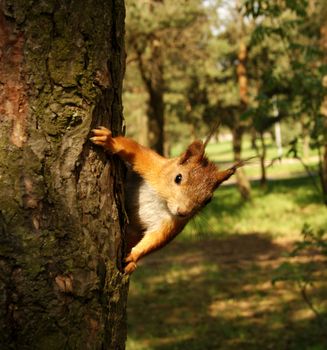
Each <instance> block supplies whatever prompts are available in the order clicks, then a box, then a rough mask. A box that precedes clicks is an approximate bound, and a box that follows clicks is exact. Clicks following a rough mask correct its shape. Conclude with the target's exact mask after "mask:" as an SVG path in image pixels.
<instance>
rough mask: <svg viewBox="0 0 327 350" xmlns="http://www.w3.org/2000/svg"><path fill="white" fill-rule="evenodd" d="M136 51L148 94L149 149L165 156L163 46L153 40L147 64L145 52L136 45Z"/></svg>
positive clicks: (150, 44)
mask: <svg viewBox="0 0 327 350" xmlns="http://www.w3.org/2000/svg"><path fill="white" fill-rule="evenodd" d="M134 48H135V51H136V52H137V54H138V67H139V70H140V73H141V77H142V80H143V82H144V85H145V88H146V90H147V93H148V106H147V130H148V142H147V145H148V147H150V148H152V149H153V150H155V151H156V152H158V153H159V154H162V155H163V154H164V143H165V138H164V128H165V125H164V113H165V105H164V77H163V58H162V52H161V50H162V49H161V44H160V42H159V41H158V40H156V39H153V40H152V42H151V43H149V48H150V51H151V56H150V58H149V59H148V60H146V62H145V58H144V55H145V52H141V51H138V48H137V44H134Z"/></svg>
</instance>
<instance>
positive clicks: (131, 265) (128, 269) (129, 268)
mask: <svg viewBox="0 0 327 350" xmlns="http://www.w3.org/2000/svg"><path fill="white" fill-rule="evenodd" d="M125 263H126V266H125V268H124V271H125V273H127V274H129V275H130V274H131V273H132V272H133V271H135V270H136V268H137V265H136V260H135V258H134V256H133V254H132V253H130V254H128V255H127V257H126V258H125Z"/></svg>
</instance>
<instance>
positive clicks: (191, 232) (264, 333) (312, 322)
mask: <svg viewBox="0 0 327 350" xmlns="http://www.w3.org/2000/svg"><path fill="white" fill-rule="evenodd" d="M304 223H309V224H310V225H311V226H313V227H315V228H323V229H325V230H327V209H326V207H325V206H323V205H322V204H321V203H320V197H319V195H318V194H317V193H316V192H315V189H314V187H313V186H312V184H311V180H310V179H308V178H298V179H283V180H275V181H272V182H270V183H269V184H268V186H267V187H266V188H265V189H264V190H263V189H261V188H260V187H259V186H258V185H257V184H254V186H253V191H252V201H251V202H250V203H243V202H242V200H241V199H240V196H239V193H238V191H237V189H236V188H235V187H234V186H222V187H221V188H219V189H218V190H217V193H216V196H215V198H214V200H213V202H212V203H210V204H209V206H208V207H207V208H206V209H205V210H204V211H203V213H202V214H201V216H200V217H199V218H198V219H197V220H195V222H194V223H193V224H190V225H189V226H188V227H187V228H186V229H185V230H184V232H183V233H181V234H180V235H179V237H178V238H177V239H176V240H175V241H174V242H172V243H171V244H170V245H168V246H167V247H165V248H163V249H162V250H160V251H159V252H156V253H154V254H153V255H151V256H149V257H146V258H145V259H144V261H143V262H142V263H141V264H140V266H139V268H138V269H137V270H136V272H135V273H134V274H133V276H132V278H131V284H130V295H129V302H128V323H129V329H128V341H127V350H185V349H187V350H206V349H212V350H216V349H222V350H261V349H278V350H279V349H281V350H283V349H290V350H323V349H326V347H324V345H323V344H326V338H325V334H326V329H322V328H321V327H320V326H319V325H318V322H317V320H316V319H315V317H314V315H313V313H312V312H311V311H310V310H309V309H308V307H307V306H306V305H305V303H304V302H303V300H302V298H301V296H300V293H299V292H298V290H296V288H294V286H293V285H290V284H287V283H285V282H280V283H277V284H276V285H275V286H273V285H272V283H271V279H272V278H273V276H274V270H275V269H276V267H278V266H279V265H280V264H281V263H282V262H283V261H285V252H287V251H290V250H291V243H290V242H291V241H294V240H296V239H298V238H299V234H300V232H301V229H302V227H303V225H304ZM312 259H315V260H316V263H317V264H318V267H320V268H318V269H317V273H316V276H315V279H316V282H315V285H314V287H313V288H311V289H310V290H309V293H310V297H311V298H313V299H314V301H315V304H316V305H318V306H319V307H320V306H321V307H325V310H326V306H327V305H326V299H327V298H326V294H327V283H326V281H327V279H326V277H327V273H326V269H325V264H326V261H325V260H321V258H320V257H315V255H314V254H312V253H310V255H309V256H303V257H301V258H298V261H297V262H298V263H301V264H303V265H306V264H310V263H311V260H312Z"/></svg>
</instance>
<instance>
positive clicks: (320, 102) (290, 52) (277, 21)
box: [244, 0, 327, 203]
mask: <svg viewBox="0 0 327 350" xmlns="http://www.w3.org/2000/svg"><path fill="white" fill-rule="evenodd" d="M244 4H245V7H246V8H247V10H248V14H251V15H253V16H254V17H255V18H256V20H257V21H258V25H257V28H256V30H255V32H254V36H255V37H256V42H259V41H262V40H264V39H266V38H270V39H271V38H274V39H275V40H279V41H281V42H282V44H283V47H284V52H285V53H286V55H287V57H288V58H287V60H288V62H289V68H288V72H287V74H285V75H279V76H278V75H275V81H274V85H275V86H276V87H277V86H279V87H282V89H284V91H286V92H287V95H286V98H285V99H284V103H283V105H284V109H285V110H286V109H287V110H288V117H292V118H293V120H294V122H295V123H296V122H300V124H302V125H303V126H304V127H305V128H307V129H308V130H309V133H310V139H311V142H310V144H311V147H312V148H314V149H316V151H317V154H318V158H319V170H318V173H319V178H320V182H321V190H322V196H323V200H324V202H325V203H327V202H326V193H327V192H326V188H327V185H326V179H327V174H325V169H326V163H325V162H326V159H327V158H326V157H325V156H324V155H325V150H326V144H327V143H326V136H325V135H326V134H327V131H326V128H325V119H326V118H325V116H324V101H325V96H326V88H325V87H324V84H323V82H324V76H325V74H326V73H325V72H326V63H325V62H324V44H323V43H324V34H323V33H324V26H325V17H323V16H321V14H324V13H326V12H325V11H326V5H325V3H324V1H309V2H307V1H298V2H293V1H292V2H290V1H285V2H284V1H281V2H279V3H278V4H272V3H269V2H267V1H264V0H262V1H258V2H253V1H245V2H244ZM273 50H274V49H273V48H271V49H270V50H269V52H270V53H271V52H272V51H273ZM284 56H285V54H284ZM284 61H285V60H284ZM271 82H272V80H271V79H268V80H265V81H264V80H262V85H261V86H262V87H263V89H270V90H271ZM272 95H274V96H275V97H277V95H278V91H275V92H274V93H273V94H272ZM283 117H285V116H283ZM303 120H306V121H304V122H303ZM307 134H308V133H306V132H302V133H299V134H298V135H295V139H296V140H297V139H301V138H302V136H303V135H307ZM297 144H298V143H297V142H293V143H292V145H293V146H292V148H291V153H292V154H293V155H294V156H295V157H296V158H298V159H300V153H299V150H298V149H297V147H295V145H297Z"/></svg>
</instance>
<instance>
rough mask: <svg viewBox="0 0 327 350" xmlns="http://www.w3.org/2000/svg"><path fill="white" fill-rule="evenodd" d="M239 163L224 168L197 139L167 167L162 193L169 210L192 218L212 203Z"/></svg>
mask: <svg viewBox="0 0 327 350" xmlns="http://www.w3.org/2000/svg"><path fill="white" fill-rule="evenodd" d="M243 164H244V163H243V162H239V163H237V164H235V165H233V166H232V167H231V168H228V169H226V170H223V171H219V169H218V168H217V167H216V165H215V164H214V163H213V162H211V161H209V160H208V158H207V157H206V156H205V144H203V143H202V141H194V142H193V143H191V144H190V145H189V146H188V148H187V149H186V151H185V152H184V153H183V154H182V155H181V156H179V157H177V158H174V159H171V160H170V161H169V163H168V164H167V166H166V167H165V168H164V169H163V175H164V176H163V177H162V178H163V179H164V181H165V184H164V186H162V188H164V193H162V195H163V196H164V197H165V199H166V201H167V206H168V209H169V211H170V212H171V213H172V214H173V215H175V216H179V217H181V218H190V217H192V216H193V215H194V214H196V213H197V212H198V211H199V210H200V209H201V208H203V207H204V206H205V205H206V204H208V203H209V202H210V201H211V199H212V197H213V193H214V191H215V190H216V189H217V188H218V186H219V185H220V184H221V183H222V182H224V181H225V180H227V179H229V177H230V176H231V175H233V174H234V173H235V171H236V169H237V168H238V167H240V166H242V165H243Z"/></svg>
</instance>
